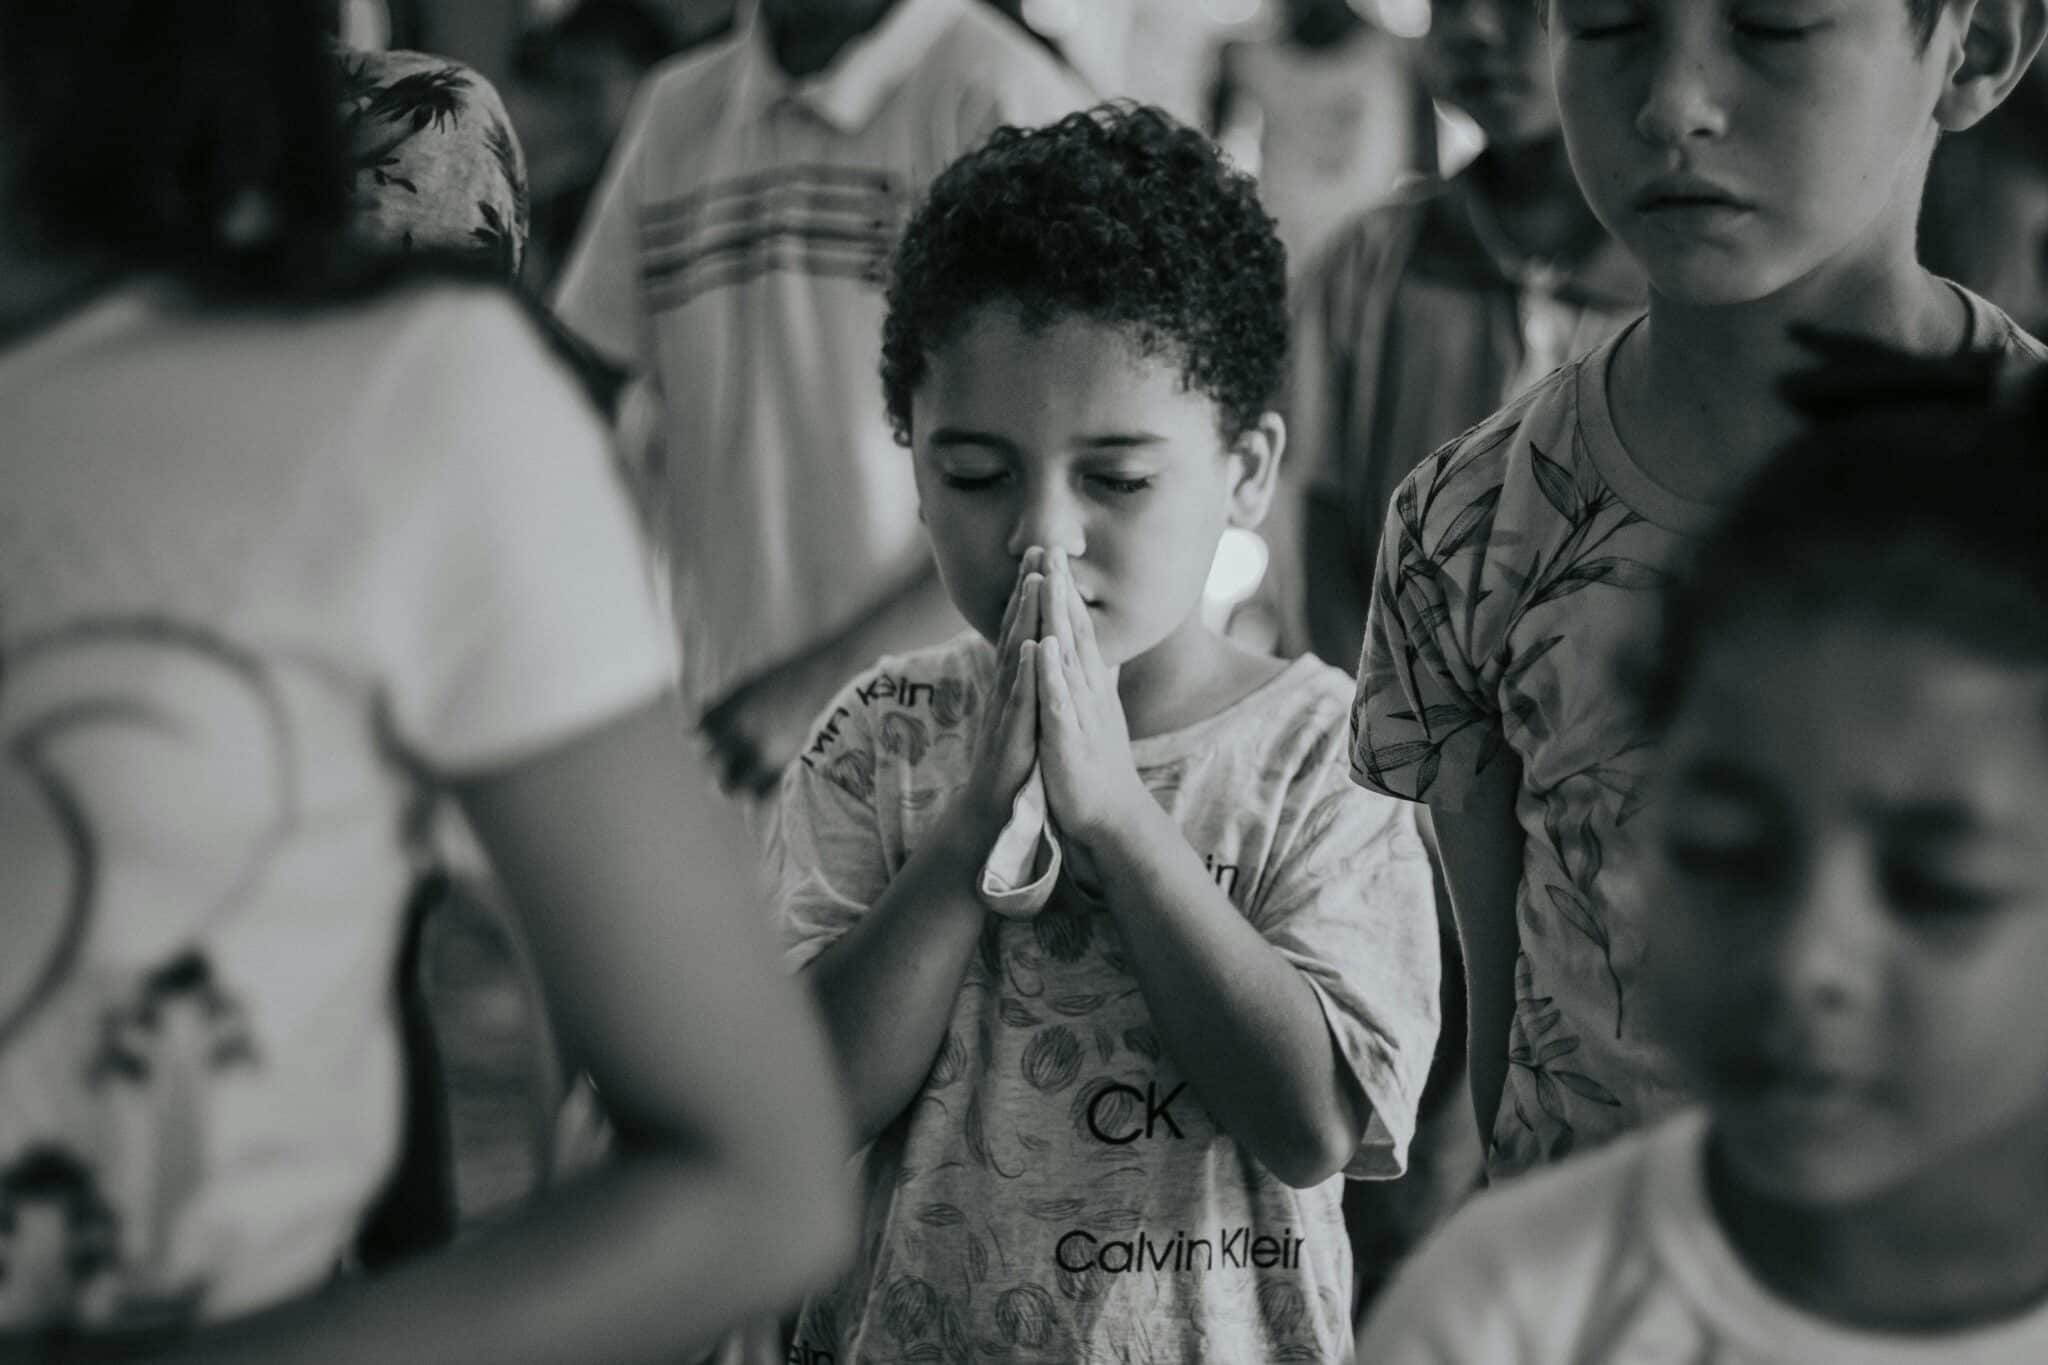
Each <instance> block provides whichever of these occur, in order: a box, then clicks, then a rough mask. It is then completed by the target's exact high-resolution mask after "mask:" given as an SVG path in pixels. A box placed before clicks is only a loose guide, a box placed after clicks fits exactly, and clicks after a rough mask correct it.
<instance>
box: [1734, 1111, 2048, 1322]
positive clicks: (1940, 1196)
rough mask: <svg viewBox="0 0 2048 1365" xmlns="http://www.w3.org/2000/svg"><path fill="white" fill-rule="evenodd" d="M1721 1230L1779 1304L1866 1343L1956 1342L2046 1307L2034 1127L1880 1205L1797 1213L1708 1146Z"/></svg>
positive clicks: (2045, 1186)
mask: <svg viewBox="0 0 2048 1365" xmlns="http://www.w3.org/2000/svg"><path fill="white" fill-rule="evenodd" d="M1707 1191H1708V1199H1709V1202H1710V1205H1711V1207H1712V1210H1713V1214H1714V1218H1715V1221H1716V1222H1718V1223H1719V1224H1720V1225H1721V1228H1722V1230H1723V1231H1724V1232H1725V1233H1726V1235H1727V1238H1728V1241H1729V1243H1730V1244H1731V1245H1732V1246H1733V1247H1734V1248H1735V1250H1736V1253H1737V1254H1738V1255H1739V1256H1740V1257H1741V1259H1742V1260H1743V1262H1744V1263H1745V1264H1746V1265H1747V1266H1748V1267H1749V1269H1750V1270H1751V1272H1752V1273H1753V1274H1755V1276H1756V1277H1757V1279H1758V1280H1760V1281H1761V1282H1762V1283H1763V1284H1765V1285H1766V1286H1768V1287H1769V1288H1770V1289H1771V1290H1772V1291H1773V1292H1774V1293H1776V1294H1777V1295H1778V1296H1779V1297H1781V1298H1784V1299H1786V1300H1787V1301H1789V1302H1791V1303H1795V1304H1798V1305H1800V1306H1801V1307H1802V1308H1805V1309H1806V1310H1807V1311H1809V1312H1811V1313H1813V1314H1815V1315H1816V1316H1819V1317H1822V1318H1827V1319H1830V1320H1832V1321H1835V1322H1839V1323H1844V1324H1847V1325H1849V1326H1852V1327H1856V1328H1861V1329H1863V1330H1867V1331H1880V1332H1921V1333H1927V1332H1941V1331H1956V1330H1960V1329H1965V1328H1969V1327H1973V1326H1983V1325H1985V1324H1989V1323H1994V1322H1998V1321H2001V1320H2004V1319H2010V1318H2013V1317H2017V1316H2020V1315H2022V1314H2024V1313H2027V1312H2029V1311H2031V1310H2036V1309H2040V1308H2042V1307H2043V1306H2044V1304H2048V1155H2044V1153H2043V1152H2042V1149H2041V1144H2040V1138H2039V1129H2038V1126H2037V1125H2035V1124H2033V1123H2029V1124H2027V1125H2025V1126H2024V1131H2021V1132H2017V1133H2013V1134H2010V1135H2007V1136H2005V1137H2003V1138H2001V1139H1999V1140H1997V1141H1995V1142H1993V1143H1991V1144H1988V1145H1987V1146H1986V1149H1985V1150H1979V1151H1970V1152H1962V1153H1957V1154H1955V1156H1954V1157H1952V1158H1951V1159H1950V1160H1948V1161H1946V1162H1944V1163H1943V1164H1942V1165H1941V1166H1940V1167H1939V1168H1938V1169H1936V1170H1933V1171H1930V1172H1929V1173H1927V1174H1926V1175H1925V1176H1923V1177H1922V1178H1920V1179H1919V1180H1917V1181H1914V1182H1912V1183H1911V1184H1909V1185H1907V1186H1905V1187H1903V1188H1901V1189H1898V1190H1895V1191H1891V1192H1888V1193H1887V1194H1885V1195H1883V1196H1882V1197H1880V1198H1877V1199H1874V1200H1871V1201H1868V1202H1866V1203H1862V1204H1858V1205H1855V1206H1853V1207H1842V1208H1813V1207H1793V1206H1790V1205H1786V1204H1783V1203H1780V1202H1777V1201H1775V1200H1773V1199H1771V1198H1769V1197H1767V1196H1763V1195H1760V1194H1758V1193H1756V1192H1755V1191H1752V1190H1749V1189H1747V1188H1745V1187H1744V1186H1743V1184H1742V1182H1741V1180H1740V1179H1739V1178H1738V1177H1736V1176H1735V1175H1734V1173H1733V1172H1731V1170H1730V1169H1729V1167H1728V1165H1727V1163H1726V1162H1724V1161H1723V1160H1722V1159H1721V1158H1720V1156H1719V1154H1718V1153H1717V1152H1716V1151H1715V1150H1714V1149H1713V1147H1712V1145H1711V1143H1710V1145H1709V1150H1708V1157H1707Z"/></svg>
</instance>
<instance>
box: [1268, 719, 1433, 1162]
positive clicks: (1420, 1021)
mask: <svg viewBox="0 0 2048 1365" xmlns="http://www.w3.org/2000/svg"><path fill="white" fill-rule="evenodd" d="M1342 747H1343V745H1342V739H1341V732H1340V731H1338V730H1336V729H1334V728H1333V729H1332V731H1331V732H1330V736H1329V740H1328V743H1327V744H1326V745H1324V746H1322V747H1321V750H1320V753H1319V754H1318V755H1317V756H1315V757H1313V758H1312V759H1311V761H1310V763H1309V764H1308V765H1307V766H1305V767H1304V769H1303V770H1302V772H1301V773H1300V774H1299V775H1298V777H1297V778H1296V780H1295V781H1294V783H1293V784H1292V786H1291V787H1290V788H1289V790H1288V792H1287V794H1286V796H1285V797H1284V798H1283V805H1282V811H1281V820H1282V826H1281V831H1282V832H1281V833H1280V835H1279V838H1278V840H1277V841H1276V870H1275V871H1274V873H1273V874H1272V876H1271V878H1270V880H1269V881H1268V883H1267V886H1266V888H1265V890H1264V892H1263V893H1262V895H1261V897H1260V901H1259V904H1258V907H1257V909H1256V910H1255V912H1254V913H1253V915H1252V922H1253V924H1254V925H1255V927H1257V928H1258V930H1259V932H1260V933H1261V934H1262V935H1263V936H1264V937H1265V939H1266V941H1267V942H1268V943H1271V944H1272V945H1273V947H1274V948H1275V949H1277V950H1278V951H1279V953H1280V954H1281V956H1283V957H1285V958H1286V959H1287V960H1288V961H1289V962H1290V963H1292V964H1293V965H1294V967H1295V968H1296V970H1298V971H1299V972H1300V973H1301V974H1302V976H1303V977H1304V978H1305V979H1306V980H1307V981H1308V983H1309V986H1310V988H1311V989H1313V990H1314V991H1315V993H1316V998H1317V1000H1318V1001H1319V1002H1320V1003H1321V1004H1322V1007H1323V1015H1324V1018H1325V1019H1326V1020H1327V1021H1328V1022H1329V1026H1330V1036H1331V1038H1332V1039H1333V1040H1334V1041H1335V1043H1336V1045H1337V1049H1338V1052H1339V1054H1340V1055H1341V1056H1342V1057H1343V1058H1344V1061H1345V1064H1346V1066H1347V1067H1348V1068H1349V1069H1350V1072H1351V1075H1352V1077H1353V1078H1354V1079H1355V1080H1356V1081H1357V1083H1358V1086H1359V1089H1360V1091H1361V1092H1362V1093H1363V1094H1364V1096H1365V1099H1366V1101H1367V1103H1368V1104H1369V1105H1370V1106H1371V1109H1372V1116H1371V1120H1370V1121H1369V1122H1368V1123H1367V1125H1366V1131H1365V1133H1364V1135H1363V1137H1362V1138H1361V1140H1360V1142H1359V1147H1358V1150H1357V1151H1356V1152H1354V1153H1353V1154H1352V1157H1351V1160H1350V1161H1349V1162H1348V1163H1347V1164H1346V1166H1345V1168H1344V1173H1345V1174H1346V1175H1347V1176H1350V1177H1352V1178H1353V1179H1359V1180H1370V1179H1387V1178H1391V1177H1393V1176H1397V1175H1399V1174H1401V1172H1402V1171H1403V1170H1405V1169H1406V1168H1407V1160H1408V1143H1409V1140H1410V1139H1411V1138H1413V1136H1414V1134H1415V1114H1416V1108H1417V1106H1418V1105H1419V1104H1420V1103H1421V1100H1422V1087H1423V1083H1424V1081H1425V1080H1426V1079H1427V1078H1428V1075H1429V1066H1430V1061H1431V1059H1432V1057H1433V1056H1434V1054H1435V1051H1436V1040H1437V1030H1438V1027H1439V1019H1438V1009H1439V1007H1438V993H1437V992H1438V980H1439V976H1440V973H1441V971H1442V964H1441V961H1440V954H1439V949H1438V937H1437V914H1436V901H1435V892H1434V889H1433V887H1432V883H1431V880H1430V874H1429V861H1428V858H1427V857H1426V856H1425V854H1424V852H1423V848H1422V841H1421V838H1420V836H1419V835H1418V834H1417V832H1416V828H1415V815H1414V811H1413V809H1412V808H1410V807H1408V806H1405V805H1402V804H1401V803H1399V802H1395V801H1391V800H1389V799H1388V798H1386V797H1384V796H1380V795H1378V794H1376V793H1373V792H1367V791H1361V790H1360V789H1359V788H1357V787H1356V786H1353V785H1352V784H1351V783H1350V782H1349V781H1347V780H1346V778H1345V774H1344V760H1343V757H1342V755H1341V752H1340V751H1341V749H1342Z"/></svg>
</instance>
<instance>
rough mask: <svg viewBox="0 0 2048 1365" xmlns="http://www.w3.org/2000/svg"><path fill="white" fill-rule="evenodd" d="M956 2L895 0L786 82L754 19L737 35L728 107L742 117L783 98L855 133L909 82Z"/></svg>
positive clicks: (761, 111)
mask: <svg viewBox="0 0 2048 1365" xmlns="http://www.w3.org/2000/svg"><path fill="white" fill-rule="evenodd" d="M963 2H964V0H897V4H896V5H895V7H894V8H892V9H891V10H890V11H889V12H888V13H887V14H885V15H883V16H882V21H881V22H880V23H879V24H877V25H875V27H873V28H872V29H870V30H868V31H867V32H866V33H864V34H862V35H861V36H860V37H858V38H856V39H854V40H853V41H852V42H851V43H848V44H847V45H846V49H845V50H844V51H843V52H841V53H840V54H839V55H838V56H837V57H836V58H834V59H833V61H832V64H831V65H830V66H828V67H826V68H825V69H824V70H823V71H820V72H817V73H816V74H815V75H811V76H806V77H804V78H802V79H800V80H799V79H795V78H792V77H791V76H790V75H789V74H788V73H787V72H785V71H784V70H783V69H782V68H781V67H780V66H778V65H776V63H775V54H774V53H773V52H772V51H771V50H770V47H769V41H768V26H767V25H766V24H764V23H762V22H761V20H760V18H759V16H758V15H756V16H755V17H754V18H753V20H752V22H751V23H750V24H749V25H748V27H747V30H746V31H745V32H744V33H743V34H741V36H740V39H739V43H740V69H739V78H738V87H737V89H736V90H735V92H734V99H735V102H736V103H737V104H738V105H739V106H740V107H741V108H742V109H744V110H745V111H746V112H747V113H748V114H749V115H750V116H754V117H759V116H762V115H765V114H766V113H767V112H768V111H769V110H770V109H772V108H774V107H775V106H776V105H777V104H779V103H781V102H782V101H784V100H790V101H793V102H795V103H798V104H802V105H805V106H806V107H808V108H809V109H811V110H812V111H813V112H814V113H816V114H817V115H818V116H819V117H820V118H822V119H824V120H825V121H826V122H827V123H829V124H831V125H832V126H833V127H834V128H836V129H838V130H839V131H840V132H842V133H857V132H859V131H860V130H861V129H862V128H864V127H866V126H867V124H868V121H869V120H870V119H872V118H873V117H874V116H875V114H876V113H877V112H878V111H879V110H880V109H881V107H882V102H883V101H884V100H886V99H888V97H889V95H890V94H891V93H892V92H893V91H894V90H895V89H896V88H897V87H898V86H900V85H902V84H903V82H904V81H905V80H907V79H909V77H910V75H911V73H912V72H914V71H915V70H916V69H917V68H918V66H919V64H921V63H922V62H923V61H924V59H925V55H926V54H927V53H928V52H930V51H931V48H932V45H933V44H934V43H936V42H937V41H938V39H939V35H940V34H941V33H943V32H944V31H945V30H946V28H947V27H948V26H949V25H950V24H951V23H952V22H953V20H954V19H955V18H957V17H958V16H959V13H960V6H961V5H962V3H963Z"/></svg>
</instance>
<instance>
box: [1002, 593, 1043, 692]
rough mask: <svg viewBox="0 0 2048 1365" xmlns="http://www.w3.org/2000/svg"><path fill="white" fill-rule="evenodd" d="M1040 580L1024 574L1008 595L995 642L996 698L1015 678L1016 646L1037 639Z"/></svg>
mask: <svg viewBox="0 0 2048 1365" xmlns="http://www.w3.org/2000/svg"><path fill="white" fill-rule="evenodd" d="M1040 581H1041V580H1040V579H1039V577H1038V575H1037V574H1035V573H1032V574H1026V575H1025V576H1024V577H1023V578H1021V579H1019V580H1018V581H1017V590H1016V591H1015V592H1014V593H1012V594H1011V596H1010V606H1009V609H1008V610H1007V611H1006V613H1005V615H1004V618H1003V620H1004V626H1003V633H1002V635H1001V637H1000V638H999V639H998V640H997V642H996V688H995V695H996V697H997V698H998V699H1001V698H1004V697H1007V696H1008V695H1009V694H1010V689H1011V686H1012V684H1013V683H1014V681H1015V678H1016V675H1017V647H1018V645H1020V644H1021V643H1023V642H1024V641H1025V640H1030V639H1035V638H1037V635H1038V599H1039V596H1040V592H1039V587H1038V584H1039V582H1040Z"/></svg>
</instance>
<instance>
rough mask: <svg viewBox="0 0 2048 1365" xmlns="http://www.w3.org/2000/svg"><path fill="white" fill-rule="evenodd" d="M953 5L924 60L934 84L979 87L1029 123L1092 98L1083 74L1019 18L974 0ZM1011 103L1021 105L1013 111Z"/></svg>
mask: <svg viewBox="0 0 2048 1365" xmlns="http://www.w3.org/2000/svg"><path fill="white" fill-rule="evenodd" d="M952 8H953V11H954V13H953V16H952V18H951V20H950V22H948V23H947V24H946V26H945V27H944V29H943V30H942V31H941V32H940V33H939V35H938V37H937V38H936V39H935V40H934V42H933V43H932V48H931V52H930V53H929V54H928V57H927V59H926V61H925V62H924V63H923V70H924V74H925V75H926V77H927V79H928V80H930V81H931V82H933V84H934V85H935V86H945V87H952V88H959V89H962V90H972V91H975V92H977V93H978V94H980V95H982V96H983V97H986V98H990V99H992V100H993V101H994V102H995V104H996V106H997V107H998V108H999V109H1001V110H1003V111H1004V112H1005V113H1010V114H1014V115H1015V116H1016V117H1018V118H1021V119H1024V120H1025V121H1027V122H1029V121H1037V120H1038V119H1039V118H1041V117H1049V116H1052V115H1053V114H1054V113H1056V112H1071V111H1072V110H1075V109H1081V108H1085V107H1086V106H1087V105H1088V104H1089V103H1091V102H1092V97H1091V96H1090V94H1089V92H1088V91H1087V89H1086V88H1085V86H1084V85H1083V83H1082V81H1081V78H1080V77H1079V76H1078V75H1076V74H1075V73H1074V72H1073V71H1072V70H1071V69H1070V68H1068V67H1066V66H1063V65H1061V63H1060V61H1059V59H1058V58H1056V57H1054V56H1053V55H1052V53H1051V52H1049V51H1047V50H1046V49H1045V48H1044V47H1043V46H1042V45H1040V43H1039V42H1038V40H1037V39H1035V38H1033V37H1032V36H1031V35H1030V34H1029V33H1027V32H1025V31H1024V29H1023V28H1021V27H1019V25H1018V23H1017V21H1015V20H1013V19H1010V18H1009V17H1007V16H1006V15H1003V14H1001V13H999V12H998V11H997V10H996V9H995V8H994V7H993V6H990V5H985V4H980V3H974V2H972V0H957V2H956V3H955V4H953V6H952ZM1011 104H1019V105H1021V106H1023V107H1021V108H1019V109H1016V110H1012V109H1010V108H1009V107H1008V106H1010V105H1011Z"/></svg>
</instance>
